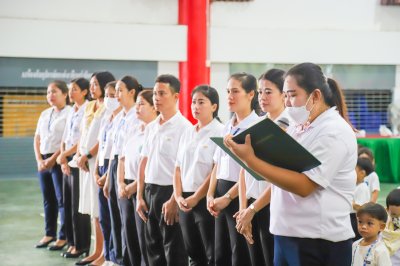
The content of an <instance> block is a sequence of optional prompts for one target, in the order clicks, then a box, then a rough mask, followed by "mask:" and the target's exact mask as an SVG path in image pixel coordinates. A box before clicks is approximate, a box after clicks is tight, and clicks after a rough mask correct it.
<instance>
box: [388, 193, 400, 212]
mask: <svg viewBox="0 0 400 266" xmlns="http://www.w3.org/2000/svg"><path fill="white" fill-rule="evenodd" d="M389 206H400V189H398V188H396V189H393V190H392V191H390V193H389V194H388V195H387V197H386V207H387V208H389Z"/></svg>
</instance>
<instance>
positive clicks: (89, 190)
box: [75, 71, 115, 265]
mask: <svg viewBox="0 0 400 266" xmlns="http://www.w3.org/2000/svg"><path fill="white" fill-rule="evenodd" d="M114 80H115V78H114V76H113V75H112V74H111V73H110V72H108V71H104V72H96V73H93V75H92V77H91V79H90V95H91V97H92V99H94V100H93V101H91V102H89V103H88V104H87V105H86V109H85V114H84V117H83V119H82V125H81V130H82V134H81V138H80V140H79V144H78V151H77V153H76V155H75V158H76V161H77V165H78V167H79V168H80V176H79V212H80V213H82V214H86V215H90V217H91V218H92V219H93V220H94V230H93V231H94V235H95V243H96V245H95V248H94V251H93V254H91V255H89V256H88V257H86V258H84V259H82V260H81V261H78V262H76V263H75V264H76V265H86V264H89V263H91V262H93V261H95V260H96V259H101V257H102V250H103V236H102V233H101V229H100V224H99V218H98V217H99V198H98V189H97V184H96V180H95V178H94V171H95V169H94V168H95V161H96V155H97V151H98V147H99V143H98V141H97V136H98V134H99V129H100V124H101V120H102V118H103V116H104V113H105V112H104V111H105V107H104V105H103V102H104V94H105V92H104V88H105V86H106V84H107V83H108V82H111V81H114Z"/></svg>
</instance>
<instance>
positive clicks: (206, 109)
mask: <svg viewBox="0 0 400 266" xmlns="http://www.w3.org/2000/svg"><path fill="white" fill-rule="evenodd" d="M218 104H219V96H218V92H217V90H216V89H214V88H212V87H210V86H208V85H201V86H197V87H196V88H195V89H194V90H193V91H192V114H193V117H194V118H195V119H197V124H196V125H194V126H192V127H190V128H188V129H187V130H185V132H184V133H183V135H182V137H181V139H180V142H179V152H178V157H177V160H176V168H175V176H174V196H175V200H176V202H177V203H178V207H179V209H180V212H179V223H180V225H181V229H182V235H183V240H184V243H185V248H186V251H187V253H188V255H189V257H190V261H191V262H192V263H193V265H214V219H213V218H212V216H210V215H209V213H207V206H206V194H207V189H208V186H209V184H210V176H211V171H212V169H213V167H214V162H213V159H212V157H213V154H214V152H215V149H216V145H215V143H213V142H212V141H211V139H210V137H215V136H221V134H222V130H223V128H224V126H223V125H222V124H221V123H220V122H219V120H218Z"/></svg>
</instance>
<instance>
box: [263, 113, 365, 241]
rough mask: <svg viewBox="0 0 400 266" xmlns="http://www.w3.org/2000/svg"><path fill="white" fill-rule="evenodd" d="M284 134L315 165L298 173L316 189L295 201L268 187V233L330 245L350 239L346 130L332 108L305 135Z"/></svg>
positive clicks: (350, 139) (350, 156)
mask: <svg viewBox="0 0 400 266" xmlns="http://www.w3.org/2000/svg"><path fill="white" fill-rule="evenodd" d="M287 132H288V134H289V135H291V136H292V137H293V138H294V139H295V140H297V141H298V142H299V143H300V144H301V145H302V146H303V147H304V148H306V149H307V150H308V151H309V152H310V153H311V154H313V155H314V156H315V157H316V158H317V159H318V160H319V161H320V162H321V165H319V166H318V167H315V168H313V169H311V170H309V171H305V172H304V174H305V175H306V176H307V177H308V178H310V179H311V180H312V181H314V182H315V183H317V184H318V185H319V187H318V188H317V189H316V190H315V191H314V192H312V193H311V194H310V195H308V196H307V197H301V196H298V195H296V194H294V193H290V192H288V191H286V190H283V189H281V188H279V187H277V186H275V185H273V186H272V196H271V224H270V231H271V233H272V234H274V235H280V236H289V237H302V238H315V239H325V240H329V241H333V242H336V241H343V240H347V239H350V238H353V237H354V232H353V229H352V227H351V223H350V212H351V210H352V201H353V195H354V190H355V188H356V172H355V167H356V163H357V141H356V136H355V133H354V132H353V130H352V128H351V127H350V126H349V125H348V123H347V122H346V121H345V120H344V119H343V118H342V117H341V116H340V114H339V113H338V112H337V111H336V108H335V107H332V108H330V109H328V110H327V111H325V112H323V113H322V114H320V115H319V116H318V117H317V118H316V119H315V120H314V121H313V123H311V125H310V126H309V127H308V129H306V130H305V131H297V129H296V127H295V126H290V127H289V128H288V130H287ZM288 152H290V151H288Z"/></svg>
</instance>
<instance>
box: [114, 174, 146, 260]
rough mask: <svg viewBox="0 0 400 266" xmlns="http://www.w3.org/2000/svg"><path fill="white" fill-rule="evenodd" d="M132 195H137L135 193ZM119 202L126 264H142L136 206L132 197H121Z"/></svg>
mask: <svg viewBox="0 0 400 266" xmlns="http://www.w3.org/2000/svg"><path fill="white" fill-rule="evenodd" d="M124 182H125V184H127V185H128V184H130V183H132V182H133V180H128V179H125V180H124ZM132 197H136V194H134V195H133V196H132ZM118 204H119V207H120V209H121V224H122V231H123V232H124V234H123V235H122V253H123V254H127V255H128V256H124V264H125V265H134V266H139V265H141V260H142V259H141V251H140V245H139V237H138V231H137V229H136V222H135V207H134V205H133V201H132V199H131V198H129V199H127V198H122V199H121V198H119V199H118Z"/></svg>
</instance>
